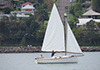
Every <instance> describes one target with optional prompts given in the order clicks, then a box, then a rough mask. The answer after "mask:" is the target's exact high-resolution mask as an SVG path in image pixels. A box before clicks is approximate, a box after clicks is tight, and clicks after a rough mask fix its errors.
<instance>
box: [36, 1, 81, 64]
mask: <svg viewBox="0 0 100 70" xmlns="http://www.w3.org/2000/svg"><path fill="white" fill-rule="evenodd" d="M64 30H65V28H64V24H63V22H62V20H61V17H60V15H59V12H58V9H57V6H56V4H55V3H54V5H53V8H52V11H51V15H50V19H49V21H48V25H47V29H46V33H45V37H44V40H43V45H42V49H41V51H45V52H50V51H52V50H55V51H57V52H62V51H64V52H65V55H58V56H53V57H50V58H36V59H35V61H36V63H37V64H49V63H77V62H78V58H77V57H78V56H79V55H83V53H82V51H81V49H80V47H79V44H78V43H77V41H76V38H75V36H74V34H73V32H72V30H71V28H70V26H69V24H68V23H66V30H65V31H64ZM66 32H67V33H66ZM65 33H66V34H65ZM66 53H70V54H72V55H66ZM76 54H79V55H76Z"/></svg>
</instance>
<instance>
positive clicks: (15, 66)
mask: <svg viewBox="0 0 100 70" xmlns="http://www.w3.org/2000/svg"><path fill="white" fill-rule="evenodd" d="M41 54H42V55H43V56H44V57H50V53H16V54H15V53H14V54H12V53H11V54H7V53H6V54H0V70H99V69H100V52H84V55H85V56H83V57H79V62H78V63H76V64H35V58H36V57H40V55H41Z"/></svg>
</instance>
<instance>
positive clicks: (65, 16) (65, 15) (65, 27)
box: [64, 13, 68, 55]
mask: <svg viewBox="0 0 100 70" xmlns="http://www.w3.org/2000/svg"><path fill="white" fill-rule="evenodd" d="M66 18H67V14H66V13H64V25H65V26H64V29H65V55H67V31H68V30H67V23H66Z"/></svg>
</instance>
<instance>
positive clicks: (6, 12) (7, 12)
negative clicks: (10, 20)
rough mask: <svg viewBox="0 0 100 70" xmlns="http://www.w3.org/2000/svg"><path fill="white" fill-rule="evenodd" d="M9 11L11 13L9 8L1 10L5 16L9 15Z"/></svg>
mask: <svg viewBox="0 0 100 70" xmlns="http://www.w3.org/2000/svg"><path fill="white" fill-rule="evenodd" d="M10 11H11V9H10V8H9V7H6V8H4V9H3V12H4V13H5V14H9V13H10Z"/></svg>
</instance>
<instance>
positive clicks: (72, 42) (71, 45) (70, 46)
mask: <svg viewBox="0 0 100 70" xmlns="http://www.w3.org/2000/svg"><path fill="white" fill-rule="evenodd" d="M66 50H67V52H71V53H82V51H81V49H80V47H79V44H78V43H77V41H76V38H75V36H74V34H73V32H72V30H71V28H70V26H69V24H67V49H66Z"/></svg>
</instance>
